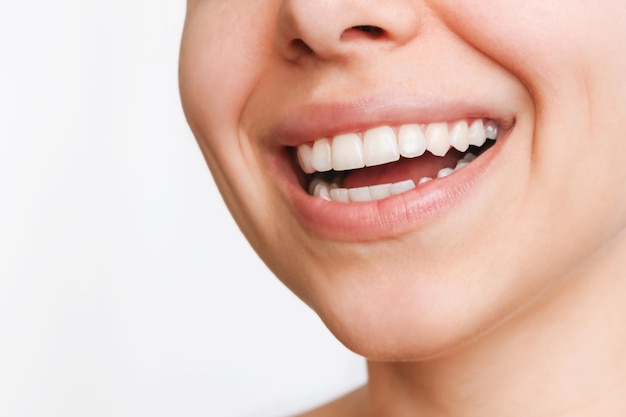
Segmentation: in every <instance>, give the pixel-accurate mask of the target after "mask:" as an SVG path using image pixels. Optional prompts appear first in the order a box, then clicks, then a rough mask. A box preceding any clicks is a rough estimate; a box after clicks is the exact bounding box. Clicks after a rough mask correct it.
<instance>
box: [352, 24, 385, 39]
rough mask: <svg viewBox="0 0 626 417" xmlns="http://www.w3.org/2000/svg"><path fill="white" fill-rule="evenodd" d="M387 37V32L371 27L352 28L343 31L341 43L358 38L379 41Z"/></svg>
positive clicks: (359, 26)
mask: <svg viewBox="0 0 626 417" xmlns="http://www.w3.org/2000/svg"><path fill="white" fill-rule="evenodd" d="M386 36H387V31H385V30H384V29H382V28H380V27H378V26H373V25H358V26H352V27H351V28H348V29H346V30H344V31H343V33H342V34H341V40H342V41H348V40H353V39H359V38H368V39H381V38H384V37H386Z"/></svg>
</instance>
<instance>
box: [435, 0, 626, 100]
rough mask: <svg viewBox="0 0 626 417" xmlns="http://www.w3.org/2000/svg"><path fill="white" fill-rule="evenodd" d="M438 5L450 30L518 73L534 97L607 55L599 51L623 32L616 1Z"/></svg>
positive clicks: (447, 1) (476, 0) (479, 0)
mask: <svg viewBox="0 0 626 417" xmlns="http://www.w3.org/2000/svg"><path fill="white" fill-rule="evenodd" d="M619 3H624V2H619ZM434 7H436V8H438V9H440V10H439V12H440V15H441V16H442V17H443V19H444V21H445V23H446V24H447V25H448V27H449V28H450V29H451V30H452V31H454V32H455V33H457V34H458V35H459V37H460V38H461V39H463V40H464V41H466V42H468V43H470V44H471V46H472V47H473V48H475V49H477V50H479V51H480V52H482V53H484V54H485V55H486V56H488V57H489V58H492V59H493V60H494V61H496V62H497V63H499V64H500V65H503V66H504V67H506V69H507V70H509V71H510V72H512V73H513V74H515V75H516V76H517V77H518V78H519V79H520V80H522V81H523V82H524V83H525V84H526V85H527V87H528V88H529V90H530V91H531V93H532V94H533V96H535V97H537V96H541V95H549V94H551V93H555V92H556V91H553V90H552V86H553V85H555V84H556V85H558V84H559V83H560V82H561V81H562V77H563V76H564V75H567V74H568V73H570V74H572V75H574V76H577V75H580V72H581V71H583V70H584V68H583V67H584V66H586V65H589V63H590V62H593V60H594V59H596V58H597V57H598V56H601V55H606V54H603V53H601V52H600V53H598V52H599V51H600V50H601V49H602V48H604V46H603V45H606V44H607V41H612V40H613V39H612V37H613V36H614V32H617V33H620V32H622V33H623V32H624V30H623V29H621V28H622V26H623V25H622V23H620V22H618V21H617V20H616V19H613V18H612V16H623V13H624V10H623V9H624V6H623V5H621V4H618V2H615V1H604V2H600V3H598V2H595V3H592V2H588V1H587V2H585V1H582V0H577V1H576V0H575V1H570V2H567V3H565V2H559V1H557V2H546V1H544V0H529V1H521V0H518V1H511V0H496V1H489V2H487V1H485V0H470V1H464V2H457V1H452V0H444V1H442V2H438V3H437V6H434ZM618 9H620V10H618ZM616 13H617V14H616ZM619 13H622V14H619Z"/></svg>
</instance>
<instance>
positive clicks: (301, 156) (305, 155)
mask: <svg viewBox="0 0 626 417" xmlns="http://www.w3.org/2000/svg"><path fill="white" fill-rule="evenodd" d="M298 162H300V166H301V167H302V170H303V171H304V172H305V173H307V174H312V173H314V172H315V168H314V167H313V148H312V147H311V146H309V145H302V146H298Z"/></svg>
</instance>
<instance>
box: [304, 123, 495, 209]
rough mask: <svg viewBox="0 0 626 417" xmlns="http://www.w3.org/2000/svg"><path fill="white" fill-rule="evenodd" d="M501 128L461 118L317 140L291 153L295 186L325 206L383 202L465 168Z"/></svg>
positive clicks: (371, 130) (384, 126) (389, 127)
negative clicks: (297, 180) (296, 175)
mask: <svg viewBox="0 0 626 417" xmlns="http://www.w3.org/2000/svg"><path fill="white" fill-rule="evenodd" d="M505 129H506V127H505V126H502V125H501V123H499V122H498V121H497V120H495V119H490V118H464V119H460V120H455V121H443V122H433V123H426V124H425V123H421V124H420V123H415V124H403V125H399V126H389V125H383V126H378V127H374V128H372V129H368V130H365V131H361V132H350V133H342V134H339V135H336V136H333V137H324V138H319V139H317V140H314V141H312V142H309V143H305V144H302V145H299V146H298V147H297V148H296V150H295V153H296V156H297V160H298V164H299V166H300V169H301V175H300V179H301V181H300V183H301V185H302V187H303V188H304V190H305V191H307V192H308V194H309V195H311V196H315V197H317V198H320V199H322V200H326V201H333V202H337V203H363V202H370V201H376V200H384V199H387V198H390V197H393V196H396V195H400V194H404V193H406V192H408V191H411V190H413V189H415V188H419V187H422V186H424V185H425V184H426V183H429V182H431V181H441V180H443V179H444V178H446V177H448V176H450V175H452V174H454V173H455V172H458V171H460V170H462V169H465V167H467V166H468V165H470V164H471V163H472V162H473V161H474V160H476V159H477V158H479V157H480V156H481V155H482V154H483V153H484V152H486V151H487V150H488V149H489V148H490V147H491V146H493V145H494V143H495V142H496V141H497V140H498V138H499V137H501V136H502V133H503V131H504V130H505Z"/></svg>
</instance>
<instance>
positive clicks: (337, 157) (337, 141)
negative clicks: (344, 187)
mask: <svg viewBox="0 0 626 417" xmlns="http://www.w3.org/2000/svg"><path fill="white" fill-rule="evenodd" d="M331 165H332V167H333V169H334V170H335V171H347V170H349V169H357V168H363V167H364V166H365V161H364V160H363V142H362V141H361V138H360V137H359V135H357V134H356V133H348V134H345V135H339V136H335V138H334V139H333V144H332V156H331Z"/></svg>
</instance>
